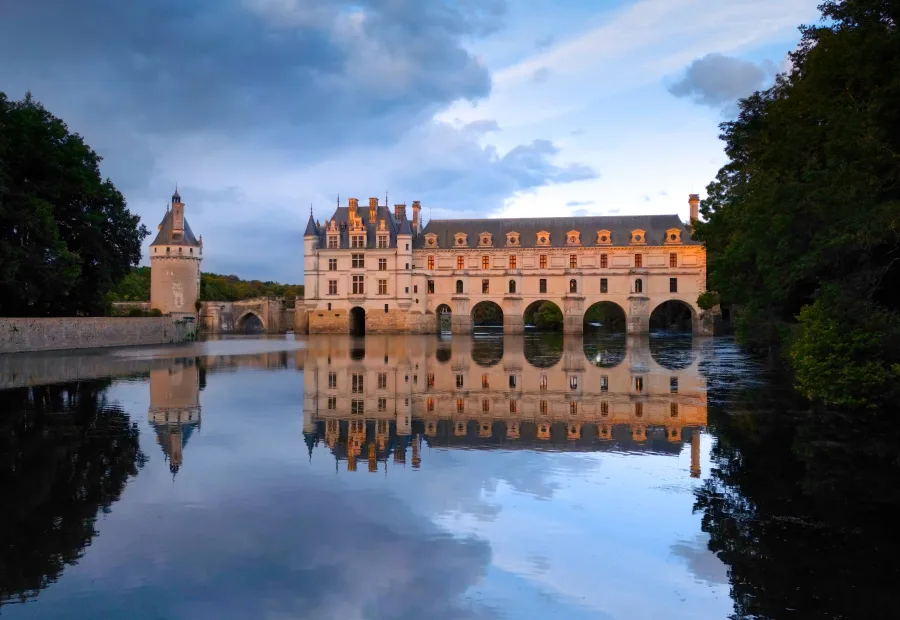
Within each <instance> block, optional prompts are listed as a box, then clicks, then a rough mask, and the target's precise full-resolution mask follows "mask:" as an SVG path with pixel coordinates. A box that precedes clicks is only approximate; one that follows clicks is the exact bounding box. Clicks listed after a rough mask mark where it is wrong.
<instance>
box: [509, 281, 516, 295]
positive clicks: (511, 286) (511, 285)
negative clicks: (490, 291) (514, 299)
mask: <svg viewBox="0 0 900 620" xmlns="http://www.w3.org/2000/svg"><path fill="white" fill-rule="evenodd" d="M509 293H510V294H511V295H515V294H516V281H515V280H510V281H509Z"/></svg>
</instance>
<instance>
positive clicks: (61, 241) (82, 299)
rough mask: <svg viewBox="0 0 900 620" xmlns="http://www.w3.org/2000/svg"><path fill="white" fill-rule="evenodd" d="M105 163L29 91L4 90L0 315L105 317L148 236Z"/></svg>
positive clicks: (0, 113) (0, 111) (0, 104)
mask: <svg viewBox="0 0 900 620" xmlns="http://www.w3.org/2000/svg"><path fill="white" fill-rule="evenodd" d="M100 160H101V158H100V156H99V155H97V154H96V153H95V152H94V151H93V150H91V148H90V147H89V146H88V145H86V144H85V143H84V141H83V140H82V138H81V136H79V135H78V134H72V133H69V130H68V128H67V127H66V125H65V123H63V121H61V120H60V119H58V118H56V117H55V116H53V115H52V114H50V113H49V112H48V111H47V110H46V109H44V107H43V106H42V105H41V104H40V103H38V102H37V101H35V100H34V99H33V98H32V97H31V94H30V93H29V94H27V95H26V96H25V98H24V99H23V100H22V101H10V100H9V99H8V98H7V97H6V95H5V94H4V93H2V92H0V230H2V231H3V235H2V236H0V315H7V316H47V315H67V316H68V315H84V314H94V313H100V312H102V310H103V309H104V306H105V299H104V297H105V295H106V293H107V291H109V290H110V289H111V288H112V287H113V286H114V285H115V283H117V282H118V281H119V280H121V279H122V277H123V276H125V275H126V274H127V273H128V270H129V267H130V266H131V265H136V264H137V263H138V261H139V260H140V258H141V242H142V241H143V239H144V238H145V237H146V236H147V234H148V232H147V229H146V227H144V226H143V225H141V224H140V218H139V217H138V216H137V215H134V214H132V213H131V212H130V211H129V210H128V209H127V208H126V205H125V199H124V198H123V197H122V194H120V193H119V191H118V190H116V188H115V186H113V184H112V182H111V181H109V180H108V179H107V180H106V181H104V180H102V178H101V176H100V169H99V163H100Z"/></svg>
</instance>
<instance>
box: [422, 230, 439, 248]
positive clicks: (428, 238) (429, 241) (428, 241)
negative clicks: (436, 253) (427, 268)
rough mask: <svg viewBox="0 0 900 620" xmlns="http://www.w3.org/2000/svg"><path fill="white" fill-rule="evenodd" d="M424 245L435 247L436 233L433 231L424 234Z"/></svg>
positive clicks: (436, 242)
mask: <svg viewBox="0 0 900 620" xmlns="http://www.w3.org/2000/svg"><path fill="white" fill-rule="evenodd" d="M425 245H426V246H428V247H429V248H436V247H437V245H438V240H437V235H436V234H434V233H428V234H427V235H425Z"/></svg>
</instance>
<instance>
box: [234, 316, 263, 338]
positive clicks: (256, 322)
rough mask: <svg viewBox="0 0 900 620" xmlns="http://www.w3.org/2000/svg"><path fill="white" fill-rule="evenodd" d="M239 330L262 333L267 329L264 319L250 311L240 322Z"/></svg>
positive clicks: (246, 332)
mask: <svg viewBox="0 0 900 620" xmlns="http://www.w3.org/2000/svg"><path fill="white" fill-rule="evenodd" d="M238 331H240V332H241V333H244V334H261V333H263V332H264V331H266V330H265V326H264V325H263V322H262V319H261V318H259V316H258V315H257V314H256V313H254V312H248V313H247V314H245V315H244V316H242V317H241V320H240V321H239V322H238Z"/></svg>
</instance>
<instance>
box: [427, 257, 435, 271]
mask: <svg viewBox="0 0 900 620" xmlns="http://www.w3.org/2000/svg"><path fill="white" fill-rule="evenodd" d="M428 268H429V269H434V256H429V257H428Z"/></svg>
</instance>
